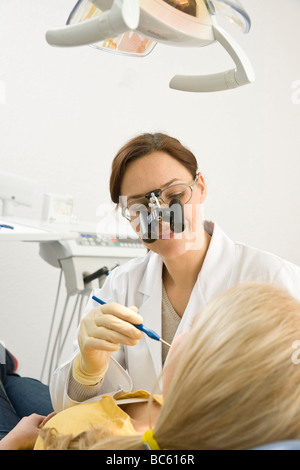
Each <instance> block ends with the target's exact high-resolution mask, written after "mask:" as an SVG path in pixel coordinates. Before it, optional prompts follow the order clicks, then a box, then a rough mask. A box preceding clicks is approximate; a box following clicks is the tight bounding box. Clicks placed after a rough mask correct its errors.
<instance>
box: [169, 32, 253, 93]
mask: <svg viewBox="0 0 300 470" xmlns="http://www.w3.org/2000/svg"><path fill="white" fill-rule="evenodd" d="M212 28H213V33H214V37H215V39H216V40H217V41H218V42H219V43H220V44H222V46H223V47H224V48H225V49H226V51H227V52H228V53H229V55H230V56H231V58H232V59H233V61H234V63H235V65H236V68H235V69H231V70H226V71H225V72H220V73H214V74H211V75H175V76H174V77H173V78H172V80H171V81H170V84H169V86H170V88H173V89H175V90H181V91H192V92H212V91H221V90H229V89H232V88H237V87H239V86H242V85H246V84H248V83H252V82H253V81H254V80H255V74H254V70H253V67H252V65H251V63H250V61H249V59H248V57H247V56H246V54H245V52H244V51H243V50H242V48H241V47H240V46H239V45H238V44H237V43H236V42H235V41H234V39H233V38H232V37H231V36H230V35H229V34H227V33H226V31H224V30H223V29H222V28H220V27H219V26H215V25H213V26H212Z"/></svg>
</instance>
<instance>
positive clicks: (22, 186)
mask: <svg viewBox="0 0 300 470" xmlns="http://www.w3.org/2000/svg"><path fill="white" fill-rule="evenodd" d="M37 186H38V185H37V181H35V180H32V179H30V178H24V177H23V176H18V175H15V174H13V173H7V172H6V171H0V199H2V202H3V208H2V215H3V216H11V215H12V214H13V211H14V208H15V206H17V205H19V204H20V205H24V206H29V207H30V206H32V204H33V202H34V199H35V197H36V193H37Z"/></svg>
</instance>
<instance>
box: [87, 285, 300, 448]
mask: <svg viewBox="0 0 300 470" xmlns="http://www.w3.org/2000/svg"><path fill="white" fill-rule="evenodd" d="M295 340H300V304H299V302H297V301H296V300H295V299H294V298H293V297H291V296H290V295H289V294H288V293H286V292H285V291H283V290H281V289H279V288H277V287H274V286H272V285H269V284H256V283H251V284H244V285H239V286H236V287H233V288H231V289H229V290H228V291H226V292H224V293H222V294H220V295H219V296H218V297H217V298H215V299H214V300H213V301H211V302H210V303H209V304H208V305H207V306H206V307H205V308H204V310H203V311H202V312H200V313H199V315H198V316H197V318H196V320H195V321H194V323H193V325H192V328H191V330H190V331H189V332H188V333H187V334H186V335H183V336H182V337H181V338H178V339H177V340H176V342H174V344H173V345H172V350H171V354H170V356H169V357H168V360H167V364H166V367H165V371H164V405H163V407H162V410H161V413H160V415H159V417H158V421H157V423H156V424H155V426H154V436H155V439H156V441H157V442H158V443H159V445H160V448H161V449H183V450H187V449H188V450H192V449H249V448H253V447H256V446H259V445H262V444H265V443H269V442H276V441H281V440H285V439H288V440H289V439H300V364H299V365H297V364H294V363H293V361H292V354H293V352H294V351H293V348H292V345H293V343H294V342H295ZM93 448H95V446H93ZM96 448H97V449H142V448H143V445H142V438H141V436H138V437H135V436H130V437H116V438H108V439H105V440H102V441H101V442H98V443H97V445H96Z"/></svg>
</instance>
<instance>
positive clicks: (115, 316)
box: [73, 303, 143, 385]
mask: <svg viewBox="0 0 300 470" xmlns="http://www.w3.org/2000/svg"><path fill="white" fill-rule="evenodd" d="M140 323H143V319H142V317H141V316H140V315H139V314H138V313H137V308H136V307H130V308H128V307H124V306H123V305H120V304H117V303H109V304H104V305H101V307H97V308H94V309H92V310H91V311H90V312H89V313H88V314H87V315H86V316H85V317H84V318H83V319H82V321H81V324H80V328H79V333H78V344H79V348H80V354H79V356H77V358H76V359H75V361H74V366H75V367H74V366H73V376H74V378H75V380H76V381H78V382H79V383H83V384H84V385H92V384H96V383H98V382H99V381H100V380H101V379H102V377H103V376H104V374H105V372H106V370H107V368H108V363H109V359H110V356H111V355H112V353H113V352H115V351H118V349H119V348H120V345H121V344H125V345H127V346H135V345H136V344H137V343H138V342H139V340H140V339H141V338H142V337H143V333H142V332H141V331H140V330H138V329H137V328H136V327H135V326H133V324H140Z"/></svg>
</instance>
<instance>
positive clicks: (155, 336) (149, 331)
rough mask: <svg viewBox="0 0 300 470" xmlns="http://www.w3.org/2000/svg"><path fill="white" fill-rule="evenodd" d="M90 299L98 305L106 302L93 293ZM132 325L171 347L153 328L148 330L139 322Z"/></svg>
mask: <svg viewBox="0 0 300 470" xmlns="http://www.w3.org/2000/svg"><path fill="white" fill-rule="evenodd" d="M92 299H93V300H95V301H96V302H98V304H100V305H105V304H106V302H103V300H101V299H99V298H98V297H96V296H95V295H93V296H92ZM133 326H135V327H136V328H137V329H138V330H140V331H142V332H143V333H145V334H146V335H147V336H149V338H151V339H154V340H155V341H160V342H161V343H164V344H166V345H167V346H169V348H170V347H171V345H170V344H169V343H167V342H166V341H164V340H163V339H162V338H161V337H160V336H159V334H158V333H156V332H155V331H153V330H150V328H147V327H146V326H145V325H143V324H141V325H135V324H133Z"/></svg>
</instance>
